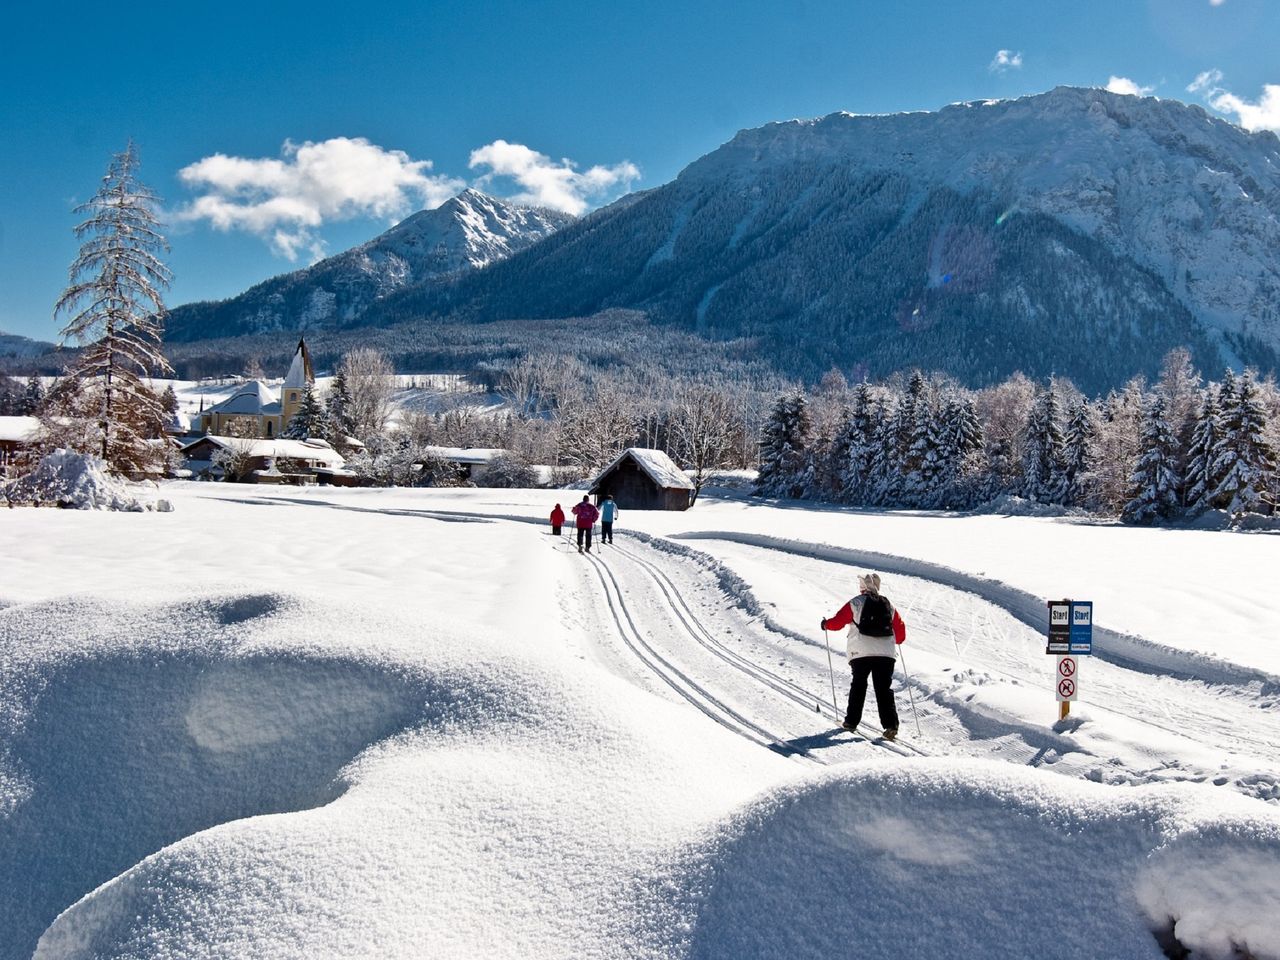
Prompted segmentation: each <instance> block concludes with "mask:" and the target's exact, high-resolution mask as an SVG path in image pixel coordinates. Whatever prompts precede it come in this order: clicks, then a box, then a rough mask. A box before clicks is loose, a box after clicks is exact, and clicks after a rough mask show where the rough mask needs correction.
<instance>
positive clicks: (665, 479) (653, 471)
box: [591, 447, 693, 490]
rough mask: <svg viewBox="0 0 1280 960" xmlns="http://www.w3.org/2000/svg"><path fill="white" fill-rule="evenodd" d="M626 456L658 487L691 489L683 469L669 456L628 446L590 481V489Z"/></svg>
mask: <svg viewBox="0 0 1280 960" xmlns="http://www.w3.org/2000/svg"><path fill="white" fill-rule="evenodd" d="M627 457H630V458H631V459H632V460H634V461H635V462H636V465H637V466H638V467H640V469H641V470H643V471H644V472H645V473H646V474H647V475H648V477H649V479H650V480H652V481H653V482H654V483H656V484H657V485H658V486H659V487H662V488H663V489H664V490H692V489H693V484H692V483H691V482H690V481H689V478H688V477H686V476H685V475H684V471H683V470H681V469H680V468H679V467H677V466H676V465H675V461H673V460H672V459H671V458H670V457H668V456H667V455H666V454H665V453H663V452H662V451H661V450H650V449H648V448H647V447H628V448H627V449H626V450H623V451H622V453H620V454H618V458H617V459H616V460H614V461H613V463H611V464H609V465H608V466H607V467H605V468H604V469H603V470H601V471H600V472H599V473H598V474H597V475H596V479H595V482H594V483H592V485H591V489H593V490H594V489H595V488H596V485H597V484H599V483H600V480H601V479H602V478H603V477H604V476H605V475H606V474H607V473H609V472H610V471H611V470H613V468H614V467H616V466H617V465H618V464H620V463H621V462H622V461H623V460H625V459H626V458H627Z"/></svg>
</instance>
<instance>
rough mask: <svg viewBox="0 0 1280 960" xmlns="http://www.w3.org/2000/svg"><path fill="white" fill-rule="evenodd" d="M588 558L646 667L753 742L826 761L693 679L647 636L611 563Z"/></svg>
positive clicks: (626, 638) (624, 635)
mask: <svg viewBox="0 0 1280 960" xmlns="http://www.w3.org/2000/svg"><path fill="white" fill-rule="evenodd" d="M586 559H587V562H588V563H589V564H590V566H591V568H592V569H593V570H594V571H595V573H596V576H597V577H598V578H599V580H600V585H601V587H602V588H603V589H604V594H605V599H606V601H607V602H608V605H609V611H610V613H611V614H612V616H613V620H614V623H615V624H616V625H617V627H618V633H619V635H620V636H621V637H622V642H623V643H624V644H626V646H627V647H628V649H630V650H631V652H632V653H634V654H635V655H636V657H637V659H639V660H640V662H641V663H643V664H644V665H645V667H646V668H647V669H648V670H650V671H651V672H652V673H653V674H655V675H656V676H657V677H659V678H660V679H661V680H662V681H663V682H665V683H666V684H667V685H668V686H669V687H671V689H672V690H674V691H675V692H676V693H677V694H679V695H680V696H681V697H682V698H683V699H685V700H686V701H688V702H689V703H690V704H691V705H692V706H693V707H695V708H696V709H697V710H699V711H700V712H702V713H703V714H704V715H706V716H707V717H709V718H710V719H712V720H714V721H715V722H716V723H718V724H720V725H721V726H723V727H726V728H727V729H729V730H731V731H733V732H734V733H736V734H738V735H739V736H742V737H745V738H746V739H748V740H750V741H752V742H753V743H756V744H759V745H760V746H764V747H767V748H768V749H770V750H774V751H776V752H777V753H780V754H782V755H784V756H794V757H799V758H802V759H804V760H809V761H811V762H813V763H819V764H826V761H825V760H823V759H821V758H820V757H816V756H814V755H813V754H812V753H810V752H809V751H808V750H805V749H803V748H801V747H797V746H795V745H793V744H789V743H787V741H786V739H785V738H783V737H780V736H777V735H776V734H774V733H772V732H770V731H769V730H767V729H765V728H764V727H762V726H760V725H759V724H757V723H756V722H755V721H753V720H751V719H749V718H748V717H746V716H744V715H743V714H741V713H739V712H738V711H737V710H735V709H734V708H733V707H730V706H729V705H728V704H726V703H724V702H723V701H722V700H720V699H719V698H718V697H716V696H715V695H714V694H713V693H711V691H709V690H708V689H707V688H706V687H705V686H702V685H701V684H699V683H698V682H697V681H695V680H693V679H692V678H691V677H689V675H688V674H687V673H685V672H684V671H683V670H681V669H680V667H679V666H677V665H676V664H674V663H673V662H672V661H670V660H668V659H667V658H666V657H664V656H663V655H662V654H660V653H659V652H658V651H657V650H656V649H655V648H654V646H653V645H652V644H651V643H649V642H648V641H647V640H646V639H645V636H644V631H642V630H641V629H640V628H639V626H637V624H636V622H635V619H634V618H633V617H632V616H631V611H630V609H629V608H628V607H627V603H626V601H625V600H624V599H623V594H622V586H621V584H619V583H618V578H617V577H616V576H615V575H614V573H613V571H612V570H610V569H609V566H608V565H607V564H606V563H605V562H604V561H603V560H601V559H600V558H599V557H596V556H591V555H587V558H586Z"/></svg>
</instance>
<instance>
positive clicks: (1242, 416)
mask: <svg viewBox="0 0 1280 960" xmlns="http://www.w3.org/2000/svg"><path fill="white" fill-rule="evenodd" d="M1223 391H1224V392H1225V391H1226V381H1225V378H1224V382H1223ZM1275 469H1276V453H1275V450H1273V449H1272V447H1271V445H1270V444H1269V443H1268V442H1267V437H1266V421H1265V418H1264V414H1263V410H1262V405H1261V404H1260V403H1259V402H1258V391H1257V387H1256V386H1255V385H1254V382H1253V376H1252V375H1251V374H1250V373H1248V372H1246V373H1245V374H1244V375H1243V376H1242V377H1241V378H1240V381H1239V385H1238V386H1237V387H1236V388H1235V389H1234V390H1233V391H1232V392H1231V395H1230V404H1229V405H1228V402H1227V400H1223V401H1222V440H1221V444H1220V446H1219V453H1218V459H1217V460H1216V461H1215V464H1214V470H1215V472H1216V473H1217V474H1218V475H1219V476H1220V477H1221V479H1220V480H1219V481H1218V485H1217V488H1216V490H1215V492H1214V497H1213V499H1214V502H1215V503H1216V504H1218V505H1221V506H1222V507H1223V508H1224V509H1226V510H1227V511H1229V512H1230V513H1231V515H1232V516H1233V517H1236V518H1238V517H1240V516H1242V515H1244V514H1246V513H1263V512H1267V511H1269V510H1271V509H1272V508H1273V507H1274V504H1272V503H1270V502H1269V495H1268V488H1269V485H1270V483H1271V480H1272V477H1273V475H1274V473H1275Z"/></svg>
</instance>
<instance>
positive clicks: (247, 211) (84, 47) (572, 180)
mask: <svg viewBox="0 0 1280 960" xmlns="http://www.w3.org/2000/svg"><path fill="white" fill-rule="evenodd" d="M1277 50H1280V2H1275V0H1105V2H1100V0H1006V2H994V0H992V2H985V0H969V2H957V0H947V2H932V0H929V2H926V0H880V2H864V0H846V2H834V0H833V2H825V0H824V2H818V0H791V2H786V0H774V2H757V0H734V2H723V3H720V2H716V3H701V4H699V3H695V2H691V0H683V2H666V0H662V2H648V3H631V2H625V0H616V2H609V3H602V2H597V3H585V2H583V3H577V2H562V3H557V2H545V3H543V2H536V3H531V2H528V0H524V2H497V0H494V2H489V0H470V2H458V3H442V2H431V0H426V2H416V3H411V2H405V3H395V4H378V3H376V2H375V3H370V4H350V3H342V4H330V3H325V2H322V0H312V2H278V3H270V2H268V3H255V4H240V3H234V2H230V3H220V4H193V3H172V2H170V3H165V4H161V3H154V4H152V3H129V2H127V0H126V2H123V3H121V4H116V5H102V4H99V3H93V4H88V3H86V4H76V3H64V4H60V5H57V6H56V7H55V8H45V7H43V6H42V5H39V4H19V5H16V6H15V7H14V8H12V9H10V10H9V11H8V12H7V13H6V29H5V31H4V37H3V39H0V142H3V144H4V146H3V149H2V150H0V331H5V332H10V333H20V334H24V335H26V336H32V337H39V338H41V339H55V338H56V335H57V331H58V328H57V325H56V324H55V322H54V320H53V318H52V316H51V312H50V311H51V306H52V304H53V302H54V300H55V299H56V297H57V295H58V293H59V292H60V290H61V288H62V286H63V285H64V283H65V276H66V270H67V267H68V265H69V264H70V262H71V260H72V259H73V258H74V256H75V253H76V241H75V238H74V237H73V235H72V233H71V228H72V227H73V226H74V224H75V217H74V216H73V215H72V213H71V207H72V206H74V204H75V203H76V202H78V201H80V200H83V199H85V198H86V197H87V196H89V195H90V194H92V192H93V191H94V189H95V188H96V187H97V184H98V181H99V179H100V177H101V176H102V173H103V172H104V170H105V168H106V165H107V161H108V159H109V157H110V154H111V153H113V152H115V151H118V150H119V149H121V148H122V146H123V145H124V143H125V142H126V140H127V139H128V138H130V137H132V138H133V139H134V140H135V141H136V143H137V144H138V146H139V149H140V150H141V153H142V160H143V167H142V177H143V180H144V181H145V182H146V183H147V184H148V185H149V186H151V187H152V189H153V190H155V191H156V192H157V193H159V194H160V195H161V196H162V197H163V199H164V202H165V207H166V217H167V219H168V221H169V226H168V228H167V232H168V235H169V239H170V243H171V245H172V253H171V255H170V258H169V263H170V265H171V267H172V268H173V271H174V274H175V281H174V284H173V288H172V290H171V291H170V295H169V297H168V301H169V303H170V304H178V303H184V302H187V301H190V300H196V299H207V298H220V297H226V296H231V295H234V294H236V293H239V292H240V291H242V290H243V289H245V288H246V287H248V286H250V285H251V284H253V283H255V282H257V281H259V280H262V279H265V278H266V277H268V276H272V275H274V274H277V273H281V272H284V271H286V270H289V269H293V268H296V267H298V266H303V265H305V264H306V263H308V262H310V261H311V260H312V259H314V258H315V257H317V256H319V255H321V254H322V253H325V252H327V253H336V252H338V251H340V250H342V249H345V248H346V247H349V246H352V245H354V244H355V243H358V242H361V241H363V240H366V239H368V238H370V237H372V236H374V235H375V234H377V233H379V232H381V231H382V230H383V229H385V228H386V227H387V226H388V225H390V224H391V223H393V222H395V221H396V220H398V219H400V218H402V217H403V216H405V215H407V214H408V213H411V212H413V211H414V210H417V209H420V208H422V207H423V206H434V205H437V204H438V203H439V202H441V201H442V200H443V199H444V198H445V197H447V196H448V195H449V194H450V193H452V192H456V190H457V189H460V188H461V187H463V186H466V185H478V186H479V187H480V188H482V189H485V190H487V191H488V192H491V193H494V194H496V195H499V196H509V197H520V198H524V199H528V200H539V201H542V202H545V203H550V204H554V205H557V206H561V207H562V208H566V209H571V210H574V211H578V210H582V209H587V208H589V207H593V206H596V205H599V204H600V203H603V202H607V201H608V200H611V199H613V198H614V197H616V196H618V195H620V194H621V193H623V192H625V191H627V190H629V189H639V188H645V187H651V186H656V185H658V184H661V183H664V182H666V181H668V180H670V179H671V178H672V177H674V176H675V175H676V174H677V173H678V172H679V171H680V169H681V168H682V167H684V166H685V165H686V164H688V163H689V162H691V161H693V160H694V159H696V158H697V157H699V156H701V155H702V154H704V153H706V152H708V151H710V150H712V149H714V148H715V147H716V146H718V145H719V144H721V143H723V142H724V141H725V140H727V139H729V138H730V137H732V136H733V134H734V133H735V132H736V131H738V130H739V129H742V128H745V127H753V126H758V125H760V124H762V123H767V122H769V121H771V120H782V119H788V118H792V117H808V116H818V115H822V114H826V113H830V112H832V111H835V110H848V111H852V112H857V113H882V112H892V111H900V110H933V109H937V108H938V107H940V106H943V105H944V104H947V103H951V102H954V101H958V100H972V99H982V98H996V97H1013V96H1020V95H1023V94H1028V93H1038V92H1042V91H1044V90H1048V89H1050V88H1052V87H1054V86H1057V85H1059V84H1073V85H1079V86H1106V85H1108V84H1109V83H1111V84H1113V85H1115V86H1117V87H1118V88H1121V89H1129V90H1132V91H1134V92H1150V93H1152V94H1154V95H1156V96H1161V97H1169V98H1174V99H1180V100H1184V101H1187V102H1195V103H1201V104H1203V105H1205V106H1206V107H1208V108H1210V109H1213V110H1215V111H1216V112H1217V113H1219V114H1220V115H1222V116H1224V117H1226V118H1228V119H1230V120H1233V121H1234V122H1237V123H1241V124H1242V125H1246V126H1249V127H1251V128H1259V127H1269V128H1271V129H1280V55H1277V53H1276V51H1277ZM1197 78H1199V83H1198V84H1197ZM1189 87H1191V88H1193V89H1188V88H1189Z"/></svg>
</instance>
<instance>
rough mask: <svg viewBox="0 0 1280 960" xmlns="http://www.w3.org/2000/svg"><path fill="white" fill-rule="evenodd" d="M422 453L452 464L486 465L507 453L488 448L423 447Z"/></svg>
mask: <svg viewBox="0 0 1280 960" xmlns="http://www.w3.org/2000/svg"><path fill="white" fill-rule="evenodd" d="M422 449H423V451H424V452H426V453H429V454H432V455H433V456H437V457H439V458H440V459H441V460H449V461H452V462H453V463H488V462H489V461H490V460H492V459H493V458H494V457H500V456H502V455H503V454H504V453H506V452H507V451H505V450H498V449H492V448H489V447H423V448H422Z"/></svg>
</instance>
